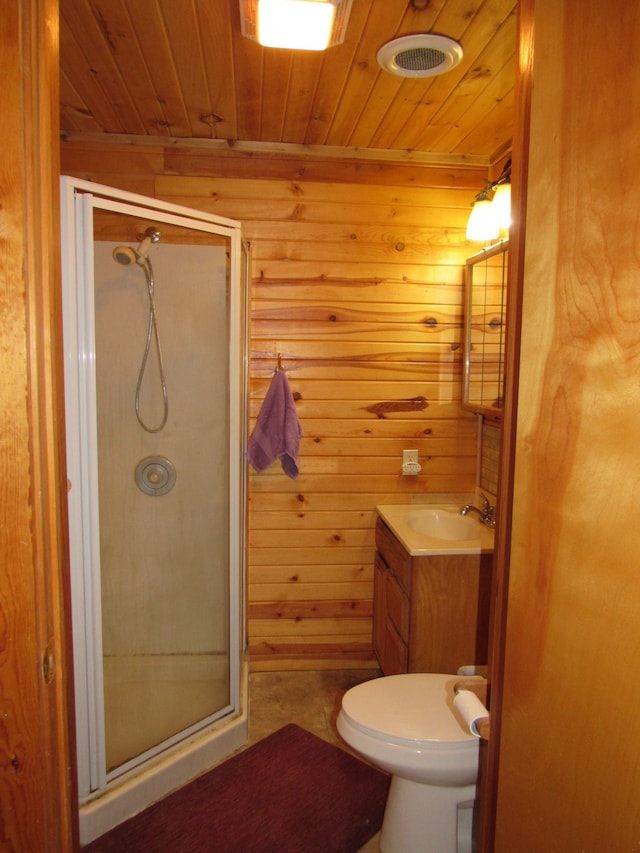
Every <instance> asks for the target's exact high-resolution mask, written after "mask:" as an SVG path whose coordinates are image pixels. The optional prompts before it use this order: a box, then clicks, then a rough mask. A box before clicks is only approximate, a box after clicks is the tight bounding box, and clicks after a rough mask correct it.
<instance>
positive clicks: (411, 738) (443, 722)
mask: <svg viewBox="0 0 640 853" xmlns="http://www.w3.org/2000/svg"><path fill="white" fill-rule="evenodd" d="M459 680H460V679H459V677H458V676H455V675H443V674H440V673H409V674H407V675H389V676H385V677H384V678H374V679H373V680H371V681H365V682H364V683H363V684H358V685H357V686H356V687H352V688H351V690H348V691H347V692H346V693H345V695H344V696H343V698H342V711H343V713H345V714H346V715H347V716H348V717H349V719H350V720H351V722H352V723H353V724H354V725H355V726H356V727H358V728H361V729H364V730H366V731H367V732H368V733H369V734H371V735H372V736H374V737H375V736H378V737H381V736H382V737H384V738H385V739H392V740H394V741H396V742H397V743H402V742H410V743H415V742H416V741H426V742H431V743H439V744H441V745H443V746H444V745H445V744H447V743H451V744H455V745H456V746H459V745H460V744H463V743H465V742H466V741H469V742H470V745H471V743H473V744H477V738H475V737H474V736H473V735H472V734H471V733H470V732H469V730H468V729H466V728H465V727H464V723H463V722H462V721H461V720H460V718H459V717H458V715H457V714H456V712H455V710H454V708H453V697H454V692H453V685H454V684H455V683H456V681H459Z"/></svg>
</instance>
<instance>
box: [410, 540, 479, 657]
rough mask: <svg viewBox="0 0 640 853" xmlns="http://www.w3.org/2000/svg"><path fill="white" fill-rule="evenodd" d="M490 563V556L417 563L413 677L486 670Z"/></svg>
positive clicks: (427, 559)
mask: <svg viewBox="0 0 640 853" xmlns="http://www.w3.org/2000/svg"><path fill="white" fill-rule="evenodd" d="M491 560H492V555H491V554H483V555H480V554H455V555H453V556H450V557H448V556H441V555H438V556H433V557H416V558H414V565H413V587H412V590H411V632H410V638H409V648H410V650H411V654H410V658H409V670H410V671H411V672H451V673H455V672H456V670H457V669H458V667H460V666H464V665H465V664H486V662H487V638H488V631H489V628H488V619H489V586H490V583H491Z"/></svg>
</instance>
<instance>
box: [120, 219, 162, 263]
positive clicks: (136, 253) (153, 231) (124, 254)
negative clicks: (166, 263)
mask: <svg viewBox="0 0 640 853" xmlns="http://www.w3.org/2000/svg"><path fill="white" fill-rule="evenodd" d="M138 240H140V244H139V246H138V248H137V249H132V248H131V247H130V246H116V247H115V249H114V250H113V252H112V254H113V259H114V261H117V262H118V263H119V264H122V266H123V267H128V266H129V265H130V264H141V265H142V266H144V263H145V261H146V259H147V255H148V254H149V249H150V248H151V244H152V243H157V242H158V241H159V240H160V232H159V231H158V229H157V228H154V227H153V226H152V227H150V228H147V230H146V231H145V232H144V234H138Z"/></svg>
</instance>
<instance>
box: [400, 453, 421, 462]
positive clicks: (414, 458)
mask: <svg viewBox="0 0 640 853" xmlns="http://www.w3.org/2000/svg"><path fill="white" fill-rule="evenodd" d="M417 463H418V451H417V450H403V451H402V464H403V465H407V464H410V465H411V464H417Z"/></svg>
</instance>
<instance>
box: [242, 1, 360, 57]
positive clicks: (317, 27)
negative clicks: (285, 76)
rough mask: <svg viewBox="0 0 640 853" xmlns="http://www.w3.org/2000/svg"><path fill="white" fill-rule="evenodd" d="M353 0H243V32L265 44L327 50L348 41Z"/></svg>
mask: <svg viewBox="0 0 640 853" xmlns="http://www.w3.org/2000/svg"><path fill="white" fill-rule="evenodd" d="M352 2H353V0H240V21H241V24H242V35H243V36H246V37H247V38H250V39H252V40H253V41H257V42H259V43H260V44H261V45H263V47H281V48H289V49H291V50H325V49H326V48H327V47H332V46H333V45H336V44H341V43H342V42H343V41H344V37H345V33H346V30H347V23H348V21H349V14H350V12H351V4H352Z"/></svg>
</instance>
